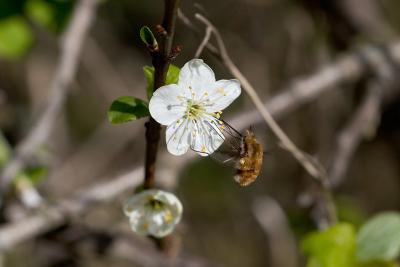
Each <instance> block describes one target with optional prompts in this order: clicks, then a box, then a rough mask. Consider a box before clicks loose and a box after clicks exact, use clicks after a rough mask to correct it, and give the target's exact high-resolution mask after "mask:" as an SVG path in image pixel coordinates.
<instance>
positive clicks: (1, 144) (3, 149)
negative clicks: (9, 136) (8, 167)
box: [0, 133, 11, 167]
mask: <svg viewBox="0 0 400 267" xmlns="http://www.w3.org/2000/svg"><path fill="white" fill-rule="evenodd" d="M10 157H11V147H10V144H9V143H8V142H7V140H6V138H5V137H4V136H3V134H2V133H0V167H2V166H4V164H5V163H6V162H7V161H8V160H9V159H10Z"/></svg>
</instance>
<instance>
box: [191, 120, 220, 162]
mask: <svg viewBox="0 0 400 267" xmlns="http://www.w3.org/2000/svg"><path fill="white" fill-rule="evenodd" d="M193 123H194V125H193V130H192V135H193V136H192V137H193V138H192V139H191V148H192V149H193V150H194V151H195V152H197V154H199V155H200V156H209V155H210V154H212V153H213V152H214V151H215V150H217V149H218V148H219V147H220V146H221V145H222V143H223V142H224V140H225V136H224V135H223V133H222V132H221V130H220V128H219V123H218V120H217V119H216V118H214V117H212V116H208V115H207V116H203V117H202V118H201V120H197V121H193Z"/></svg>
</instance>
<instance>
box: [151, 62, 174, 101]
mask: <svg viewBox="0 0 400 267" xmlns="http://www.w3.org/2000/svg"><path fill="white" fill-rule="evenodd" d="M143 72H144V75H145V76H146V81H147V87H146V92H147V97H148V99H150V98H151V96H152V95H153V89H154V67H151V66H144V67H143ZM179 72H180V68H179V67H177V66H175V65H172V64H170V65H169V68H168V72H167V77H166V78H165V84H176V83H178V80H179Z"/></svg>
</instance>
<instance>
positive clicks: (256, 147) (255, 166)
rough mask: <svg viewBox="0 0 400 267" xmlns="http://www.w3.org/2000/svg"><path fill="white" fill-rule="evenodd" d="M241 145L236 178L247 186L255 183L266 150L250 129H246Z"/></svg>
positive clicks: (242, 184)
mask: <svg viewBox="0 0 400 267" xmlns="http://www.w3.org/2000/svg"><path fill="white" fill-rule="evenodd" d="M240 146H241V147H240V156H239V159H238V161H237V163H236V169H237V170H236V175H235V176H234V179H235V181H236V182H238V183H239V184H240V185H241V186H247V185H249V184H251V183H253V182H254V181H255V180H256V179H257V177H258V175H259V174H260V170H261V166H262V163H263V157H264V151H263V147H262V145H261V144H260V143H259V142H258V141H257V139H256V137H255V135H254V133H253V132H251V131H250V130H247V131H246V134H245V136H244V137H243V139H242V142H241V145H240Z"/></svg>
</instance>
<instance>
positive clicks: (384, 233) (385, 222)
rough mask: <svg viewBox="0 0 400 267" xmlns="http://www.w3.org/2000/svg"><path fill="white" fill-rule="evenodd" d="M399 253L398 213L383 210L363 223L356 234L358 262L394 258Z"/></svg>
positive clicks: (399, 217) (399, 214) (399, 226)
mask: <svg viewBox="0 0 400 267" xmlns="http://www.w3.org/2000/svg"><path fill="white" fill-rule="evenodd" d="M399 254H400V213H397V212H385V213H382V214H379V215H377V216H375V217H373V218H372V219H370V220H368V221H367V223H365V224H364V225H363V226H362V227H361V229H360V231H359V233H358V236H357V259H358V260H359V261H360V262H365V261H371V260H378V261H379V260H381V261H389V260H394V259H396V258H397V257H398V256H399Z"/></svg>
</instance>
